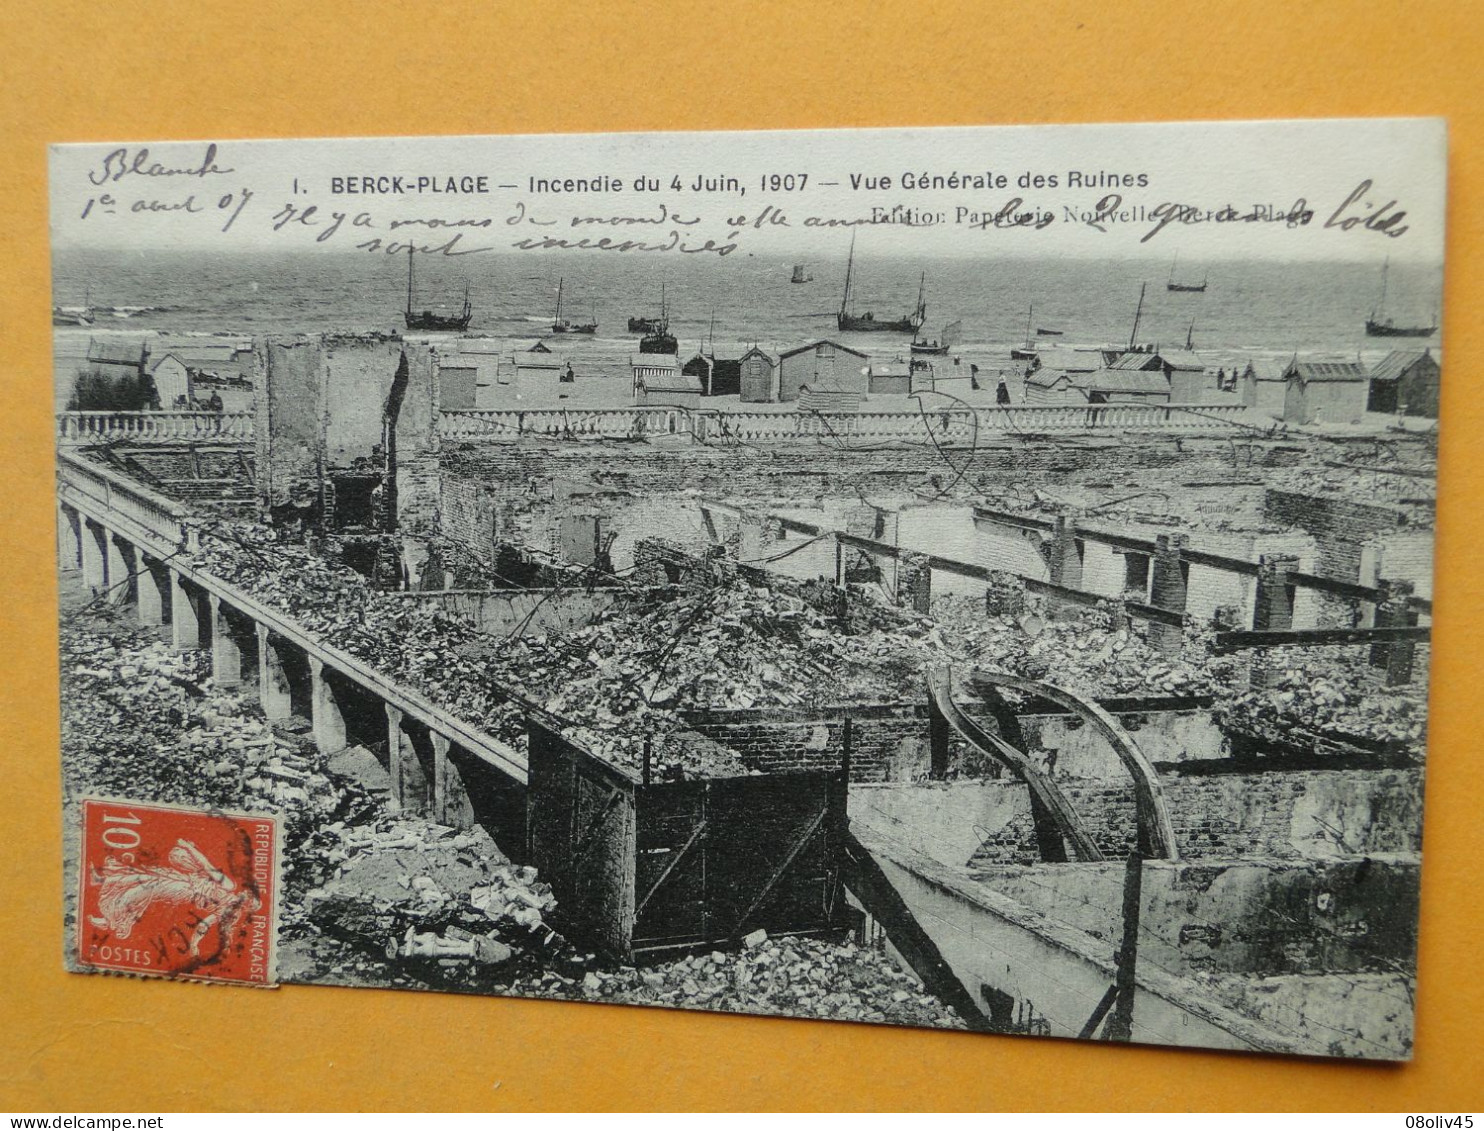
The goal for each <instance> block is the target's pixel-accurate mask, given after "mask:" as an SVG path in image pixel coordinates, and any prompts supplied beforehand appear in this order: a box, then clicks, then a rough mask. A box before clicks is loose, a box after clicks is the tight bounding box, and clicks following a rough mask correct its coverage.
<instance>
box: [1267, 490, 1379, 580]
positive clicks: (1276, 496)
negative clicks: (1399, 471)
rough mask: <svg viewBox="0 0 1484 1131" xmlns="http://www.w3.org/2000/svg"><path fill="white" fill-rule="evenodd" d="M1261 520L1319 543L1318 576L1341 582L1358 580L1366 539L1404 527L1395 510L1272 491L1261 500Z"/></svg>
mask: <svg viewBox="0 0 1484 1131" xmlns="http://www.w3.org/2000/svg"><path fill="white" fill-rule="evenodd" d="M1263 516H1264V517H1265V518H1266V519H1267V520H1268V521H1270V522H1277V523H1282V524H1283V525H1285V526H1296V527H1298V528H1299V529H1301V530H1304V531H1307V532H1308V533H1310V534H1312V535H1313V536H1314V537H1315V539H1316V540H1317V541H1318V543H1319V568H1318V572H1319V573H1322V574H1325V575H1327V576H1329V577H1337V578H1340V579H1341V580H1344V581H1354V580H1356V579H1357V578H1359V576H1360V566H1361V554H1362V551H1363V549H1364V546H1365V543H1366V542H1367V541H1368V540H1369V539H1371V538H1374V537H1375V536H1376V535H1378V534H1386V533H1390V532H1392V531H1395V530H1396V529H1397V528H1398V527H1401V526H1405V525H1406V524H1407V515H1406V512H1405V511H1403V510H1401V509H1400V508H1398V507H1392V506H1386V505H1384V504H1380V503H1359V502H1354V501H1352V500H1350V499H1341V498H1335V497H1333V496H1320V495H1309V494H1303V493H1300V492H1298V491H1281V490H1278V489H1276V488H1272V489H1269V490H1268V492H1267V494H1266V497H1265V498H1264V500H1263Z"/></svg>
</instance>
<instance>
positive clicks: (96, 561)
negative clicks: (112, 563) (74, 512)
mask: <svg viewBox="0 0 1484 1131" xmlns="http://www.w3.org/2000/svg"><path fill="white" fill-rule="evenodd" d="M81 537H82V583H83V585H85V586H86V587H87V588H88V589H90V590H92V592H94V593H101V592H103V589H104V586H105V585H107V576H108V574H107V565H106V562H105V558H104V553H103V538H104V533H103V528H102V527H101V526H99V525H98V524H97V523H96V522H94V521H92V519H87V518H85V519H83V520H82V531H81Z"/></svg>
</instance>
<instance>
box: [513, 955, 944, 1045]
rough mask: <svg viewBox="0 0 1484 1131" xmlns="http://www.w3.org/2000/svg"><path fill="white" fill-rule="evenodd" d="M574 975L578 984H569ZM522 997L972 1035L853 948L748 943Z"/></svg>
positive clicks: (561, 977) (551, 980) (881, 958)
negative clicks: (875, 1024)
mask: <svg viewBox="0 0 1484 1131" xmlns="http://www.w3.org/2000/svg"><path fill="white" fill-rule="evenodd" d="M569 975H570V976H569ZM509 992H510V993H512V994H518V995H520V996H523V997H553V998H569V999H572V998H575V999H578V1000H584V1001H606V1002H622V1003H626V1004H631V1005H670V1006H676V1007H680V1008H685V1009H709V1010H717V1011H720V1012H728V1013H761V1014H778V1015H783V1016H788V1017H811V1018H818V1019H821V1020H837V1021H878V1022H885V1023H887V1024H892V1025H919V1026H930V1027H934V1028H952V1029H962V1028H964V1023H963V1020H962V1019H961V1018H960V1017H959V1016H958V1015H957V1014H956V1013H955V1012H954V1011H953V1010H952V1008H950V1007H949V1006H946V1005H944V1004H943V1003H942V1002H940V1001H939V1000H938V999H937V998H935V997H933V996H932V995H931V994H928V993H926V992H925V991H924V990H923V989H922V986H921V984H920V983H919V982H918V980H917V979H916V978H915V977H914V976H913V975H911V974H908V973H905V972H904V971H902V970H901V969H899V968H898V967H897V966H896V965H895V963H893V962H892V960H891V959H889V958H888V957H886V955H885V954H882V953H881V952H879V951H876V950H872V949H868V948H865V947H860V946H856V945H855V944H853V943H843V944H841V943H830V942H824V941H820V940H818V939H809V938H778V939H772V938H768V937H767V935H766V934H765V933H764V932H762V931H756V932H754V933H753V934H751V935H748V936H747V938H746V939H745V940H744V945H743V947H742V949H741V950H736V951H712V952H710V953H708V954H697V955H694V956H692V957H688V958H681V959H678V960H676V961H674V962H668V963H664V964H663V965H659V966H652V967H643V968H636V967H633V966H623V967H619V968H618V969H616V970H602V969H597V968H593V969H588V970H587V971H585V972H580V971H578V970H571V971H569V973H565V974H564V973H562V972H560V971H556V970H547V971H544V972H542V973H541V974H539V975H535V976H530V977H523V978H519V979H517V980H516V981H515V982H513V983H512V984H511V985H510V987H509Z"/></svg>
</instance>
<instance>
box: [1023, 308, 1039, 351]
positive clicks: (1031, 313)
mask: <svg viewBox="0 0 1484 1131" xmlns="http://www.w3.org/2000/svg"><path fill="white" fill-rule="evenodd" d="M1035 316H1036V304H1035V303H1031V305H1030V306H1027V307H1026V308H1025V348H1026V349H1030V348H1031V344H1032V342H1033V341H1034V339H1033V338H1032V337H1031V319H1032V318H1034V317H1035Z"/></svg>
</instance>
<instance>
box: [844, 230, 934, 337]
mask: <svg viewBox="0 0 1484 1131" xmlns="http://www.w3.org/2000/svg"><path fill="white" fill-rule="evenodd" d="M854 275H855V233H854V232H851V233H850V258H849V259H847V260H846V261H845V293H844V294H843V295H841V296H840V313H839V315H838V316H837V317H836V319H835V325H836V326H838V327H839V328H840V330H841V331H842V332H844V331H847V330H856V331H879V332H883V333H888V334H911V335H913V336H914V337H915V336H916V334H917V331H918V329H919V328H920V327H921V326H922V316H923V303H922V293H923V292H922V288H923V286H926V284H927V275H926V274H924V275H923V277H922V284H921V285H920V286H919V287H918V290H917V309H916V310H914V311H913V312H912V313H911V314H909V315H907V317H905V318H898V319H895V320H889V319H885V318H879V319H878V318H877V317H876V316H875V315H873V314H872V313H871V312H870V311H869V310H868V311H866V313H864V314H860V315H856V314H852V313H850V286H851V283H852V282H853V281H854Z"/></svg>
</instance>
